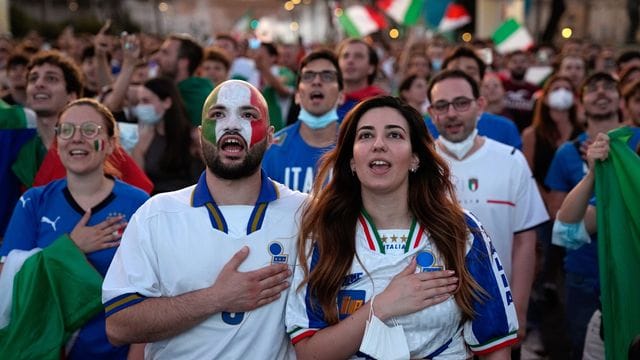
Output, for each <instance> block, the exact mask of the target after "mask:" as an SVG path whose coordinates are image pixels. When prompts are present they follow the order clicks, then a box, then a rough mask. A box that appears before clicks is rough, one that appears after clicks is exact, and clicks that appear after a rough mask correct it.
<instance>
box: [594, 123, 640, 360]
mask: <svg viewBox="0 0 640 360" xmlns="http://www.w3.org/2000/svg"><path fill="white" fill-rule="evenodd" d="M632 136H633V133H632V130H631V129H630V128H628V127H624V128H619V129H616V130H613V131H611V132H609V139H610V140H611V141H610V143H609V146H610V150H609V157H608V158H607V160H605V161H597V162H596V166H595V171H596V184H595V193H596V201H597V202H598V203H597V209H598V211H596V218H597V228H598V260H599V266H600V289H601V296H600V298H601V301H602V323H603V324H604V334H605V336H604V342H605V346H604V348H605V355H606V359H607V360H611V359H626V358H627V352H628V349H629V345H630V344H631V341H632V340H633V339H634V338H635V336H636V335H638V334H640V307H638V304H640V288H639V287H638V286H637V278H636V276H637V274H638V273H640V261H639V260H638V259H640V217H638V212H640V202H638V199H640V188H638V182H640V158H638V155H636V154H635V153H634V152H633V151H632V150H631V149H630V148H629V146H627V141H628V139H629V138H631V137H632ZM634 279H636V280H634Z"/></svg>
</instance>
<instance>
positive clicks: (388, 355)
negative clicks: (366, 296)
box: [360, 296, 410, 360]
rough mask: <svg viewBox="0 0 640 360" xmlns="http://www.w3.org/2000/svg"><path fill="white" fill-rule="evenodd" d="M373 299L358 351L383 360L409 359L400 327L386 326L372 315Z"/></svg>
mask: <svg viewBox="0 0 640 360" xmlns="http://www.w3.org/2000/svg"><path fill="white" fill-rule="evenodd" d="M374 299H375V296H374V298H373V299H371V307H370V310H369V320H367V325H366V327H365V329H364V337H363V338H362V343H361V344H360V351H361V352H363V353H365V354H367V355H369V356H371V357H373V358H375V359H385V360H403V359H409V357H410V355H409V346H408V345H407V338H406V337H405V335H404V330H403V329H402V326H400V325H397V324H396V326H393V327H389V326H387V325H386V324H385V323H384V322H382V320H380V319H378V318H377V317H376V316H375V314H374V313H373V300H374Z"/></svg>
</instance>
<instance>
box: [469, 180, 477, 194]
mask: <svg viewBox="0 0 640 360" xmlns="http://www.w3.org/2000/svg"><path fill="white" fill-rule="evenodd" d="M469 190H471V191H476V190H478V179H477V178H471V179H469Z"/></svg>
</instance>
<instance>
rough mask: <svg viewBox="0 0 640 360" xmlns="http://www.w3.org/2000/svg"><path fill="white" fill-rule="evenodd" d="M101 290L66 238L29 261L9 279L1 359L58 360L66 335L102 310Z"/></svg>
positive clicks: (94, 274) (99, 280)
mask: <svg viewBox="0 0 640 360" xmlns="http://www.w3.org/2000/svg"><path fill="white" fill-rule="evenodd" d="M9 256H11V253H10V255H9ZM101 286H102V277H101V276H100V274H99V273H98V271H97V270H96V269H95V268H93V266H91V265H90V264H89V262H88V261H87V259H86V258H85V256H84V254H83V253H82V251H81V250H80V249H79V248H78V247H77V246H76V245H75V244H74V243H73V241H72V240H71V239H70V238H69V237H68V236H67V235H63V236H61V237H60V238H58V239H57V240H56V241H55V242H54V243H53V244H51V245H49V246H48V247H46V248H45V249H43V250H42V251H40V252H38V253H36V254H34V255H32V256H31V257H29V258H28V259H27V260H26V261H25V262H24V264H23V265H22V267H21V268H20V270H19V271H18V272H17V274H16V275H15V278H14V282H13V297H12V304H11V317H10V320H9V325H7V326H6V327H4V328H2V329H0V354H2V355H3V358H5V359H45V360H48V359H51V360H58V359H60V350H61V349H62V347H63V346H64V344H65V342H66V341H67V340H68V339H69V337H70V335H71V334H73V333H74V332H75V331H76V330H78V329H79V328H80V327H82V325H83V324H85V323H86V322H87V321H88V320H89V319H91V318H92V317H93V316H95V315H96V314H98V313H99V312H100V311H102V310H103V307H102V302H101Z"/></svg>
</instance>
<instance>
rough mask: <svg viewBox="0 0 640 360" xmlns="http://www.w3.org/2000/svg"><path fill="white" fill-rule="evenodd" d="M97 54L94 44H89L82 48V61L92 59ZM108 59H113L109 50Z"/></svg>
mask: <svg viewBox="0 0 640 360" xmlns="http://www.w3.org/2000/svg"><path fill="white" fill-rule="evenodd" d="M94 56H96V48H95V47H94V46H93V45H89V46H87V47H85V48H84V50H82V56H81V57H80V62H81V63H83V62H84V61H85V60H87V59H90V58H92V57H94ZM107 61H111V53H109V52H107Z"/></svg>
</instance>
